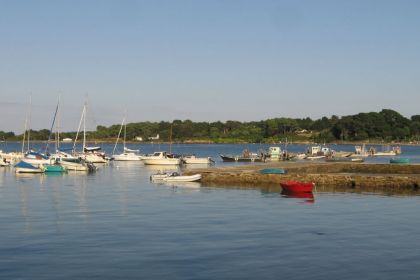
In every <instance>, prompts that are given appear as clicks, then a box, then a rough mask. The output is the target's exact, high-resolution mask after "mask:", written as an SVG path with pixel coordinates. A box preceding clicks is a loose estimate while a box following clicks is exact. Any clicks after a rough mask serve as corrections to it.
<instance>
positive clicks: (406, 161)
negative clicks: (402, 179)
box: [389, 158, 410, 164]
mask: <svg viewBox="0 0 420 280" xmlns="http://www.w3.org/2000/svg"><path fill="white" fill-rule="evenodd" d="M389 163H394V164H409V163H410V159H409V158H391V159H390V160H389Z"/></svg>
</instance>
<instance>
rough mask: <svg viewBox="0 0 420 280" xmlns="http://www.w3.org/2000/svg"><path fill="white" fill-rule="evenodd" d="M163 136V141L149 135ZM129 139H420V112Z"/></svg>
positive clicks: (129, 131)
mask: <svg viewBox="0 0 420 280" xmlns="http://www.w3.org/2000/svg"><path fill="white" fill-rule="evenodd" d="M119 130H120V125H112V126H110V127H105V126H98V127H97V129H96V131H91V132H89V135H88V139H90V140H92V139H96V140H113V139H115V138H116V137H117V135H118V132H119ZM75 134H76V133H75V132H67V133H63V134H62V135H61V138H64V137H69V138H73V139H74V137H75ZM157 134H159V140H157V139H150V137H155V136H156V135H157ZM48 135H49V130H47V129H43V130H40V131H32V130H31V139H34V140H46V139H47V138H48ZM126 135H127V136H126V139H127V140H133V139H135V138H136V137H142V138H143V140H144V141H146V142H147V141H174V142H213V143H238V142H253V143H260V142H266V143H272V142H281V141H283V142H284V141H313V142H333V141H340V140H341V141H366V140H374V141H411V140H415V141H418V138H419V135H420V115H415V116H412V117H411V119H407V118H405V117H403V116H402V115H401V114H399V113H398V112H395V111H393V110H389V109H384V110H382V111H381V112H379V113H377V112H371V113H359V114H357V115H351V116H343V117H341V118H340V117H338V116H331V117H330V118H327V117H323V118H321V119H318V120H312V119H310V118H305V119H292V118H274V119H268V120H264V121H254V122H239V121H226V122H220V121H218V122H192V121H191V120H184V121H181V120H174V121H173V122H164V121H161V122H138V123H129V124H127V127H126ZM0 139H10V140H18V139H22V135H18V136H16V135H14V133H13V132H8V133H5V132H2V131H0Z"/></svg>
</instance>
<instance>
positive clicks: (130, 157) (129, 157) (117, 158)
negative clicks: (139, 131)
mask: <svg viewBox="0 0 420 280" xmlns="http://www.w3.org/2000/svg"><path fill="white" fill-rule="evenodd" d="M113 159H114V160H115V161H141V157H140V156H138V155H136V154H134V153H123V154H120V155H114V156H113Z"/></svg>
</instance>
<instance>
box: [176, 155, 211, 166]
mask: <svg viewBox="0 0 420 280" xmlns="http://www.w3.org/2000/svg"><path fill="white" fill-rule="evenodd" d="M182 161H183V163H185V164H212V163H214V160H213V159H212V158H211V157H196V156H195V155H185V156H182Z"/></svg>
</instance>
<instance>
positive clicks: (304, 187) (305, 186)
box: [280, 181, 314, 193]
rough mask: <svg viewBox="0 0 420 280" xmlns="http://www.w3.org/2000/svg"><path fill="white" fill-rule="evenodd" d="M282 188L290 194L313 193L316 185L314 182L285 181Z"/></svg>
mask: <svg viewBox="0 0 420 280" xmlns="http://www.w3.org/2000/svg"><path fill="white" fill-rule="evenodd" d="M280 186H281V187H282V189H283V190H285V191H288V192H302V193H305V192H306V193H309V192H312V190H313V188H314V183H312V182H299V181H285V182H281V183H280Z"/></svg>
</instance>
